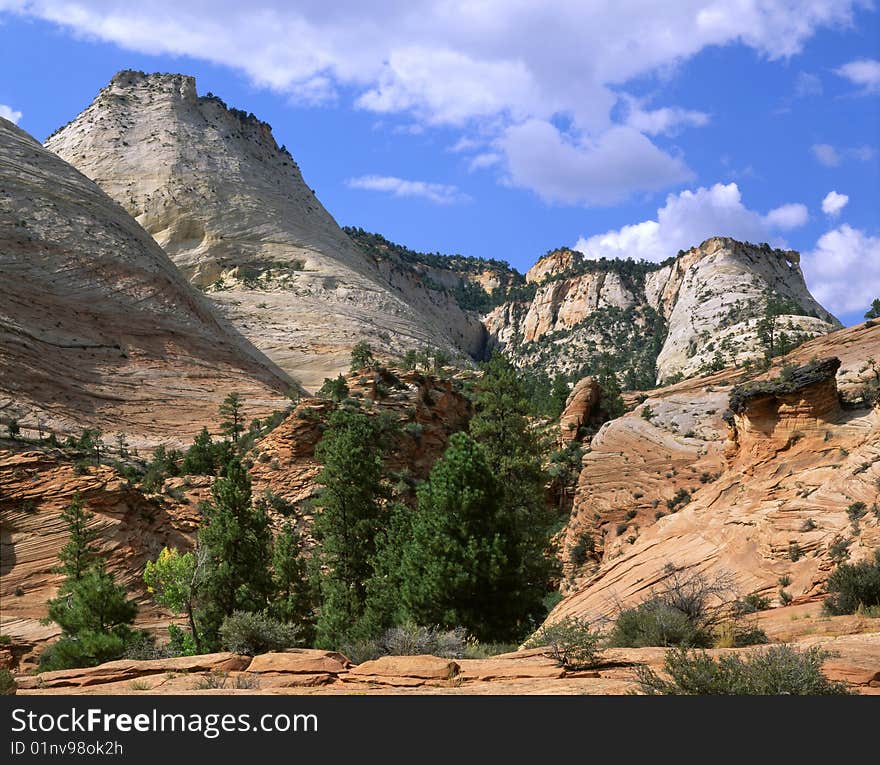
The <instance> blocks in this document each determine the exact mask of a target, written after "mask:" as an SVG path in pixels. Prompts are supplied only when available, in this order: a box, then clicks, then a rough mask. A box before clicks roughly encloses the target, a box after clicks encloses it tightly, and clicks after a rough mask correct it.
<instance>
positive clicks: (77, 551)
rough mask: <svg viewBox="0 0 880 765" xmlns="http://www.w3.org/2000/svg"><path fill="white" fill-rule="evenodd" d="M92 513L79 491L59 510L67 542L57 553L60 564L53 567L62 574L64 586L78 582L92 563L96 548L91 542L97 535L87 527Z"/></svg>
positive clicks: (96, 554)
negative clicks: (67, 534) (66, 532)
mask: <svg viewBox="0 0 880 765" xmlns="http://www.w3.org/2000/svg"><path fill="white" fill-rule="evenodd" d="M92 518H94V514H93V513H90V512H89V511H88V510H86V506H85V502H84V501H83V498H82V497H81V496H80V494H79V492H76V493H75V494H74V495H73V499H72V500H71V502H70V504H69V505H68V506H67V507H65V508H64V509H63V510H62V511H61V520H63V521H64V523H65V525H66V526H67V530H68V532H69V536H68V539H67V543H66V544H65V545H64V547H62V548H61V551H60V552H59V553H58V560H59V561H61V565H60V566H58V568H56V569H54V571H55V573H57V574H64V576H65V586H69V585H72V584H73V583H75V582H78V581H79V580H80V579H82V577H83V576H84V575H85V573H86V571H88V570H89V568H90V567H91V566H93V565H94V563H95V561H96V559H97V556H98V550H97V548H96V547H95V546H94V545H93V544H92V543H93V542H94V541H95V538H96V536H97V533H98V532H97V531H96V530H95V529H91V528H89V522H90V521H91V520H92Z"/></svg>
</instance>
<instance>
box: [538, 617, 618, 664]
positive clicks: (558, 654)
mask: <svg viewBox="0 0 880 765" xmlns="http://www.w3.org/2000/svg"><path fill="white" fill-rule="evenodd" d="M600 640H601V637H600V635H599V633H598V631H596V630H594V629H592V627H591V625H590V622H589V621H587V620H586V619H579V618H577V617H574V616H567V617H565V618H564V619H561V620H560V621H558V622H555V623H553V624H549V625H545V626H543V627H541V629H539V630H538V631H537V632H536V633H535V634H534V635H532V637H531V638H529V640H528V641H526V643H525V647H526V648H545V649H546V651H545V652H544V655H545V656H549V657H550V658H552V659H553V660H554V661H556V662H557V664H559V666H560V667H565V668H566V669H584V668H586V667H592V666H594V665H595V664H596V663H597V661H598V660H599V655H600V654H599V642H600Z"/></svg>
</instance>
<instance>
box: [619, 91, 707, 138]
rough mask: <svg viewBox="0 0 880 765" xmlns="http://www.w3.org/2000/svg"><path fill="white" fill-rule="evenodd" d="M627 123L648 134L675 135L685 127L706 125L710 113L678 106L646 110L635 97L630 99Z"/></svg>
mask: <svg viewBox="0 0 880 765" xmlns="http://www.w3.org/2000/svg"><path fill="white" fill-rule="evenodd" d="M626 124H627V125H629V126H630V127H634V128H635V129H636V130H640V131H641V132H642V133H646V134H647V135H674V134H675V133H677V132H678V131H679V130H680V129H681V128H684V127H705V126H706V125H708V124H709V115H708V114H706V113H705V112H700V111H694V110H691V109H681V108H679V107H677V106H673V107H670V106H664V107H662V108H660V109H651V110H644V109H642V108H641V106H640V105H639V104H638V103H637V102H636V101H635V99H630V104H629V113H628V114H627V116H626Z"/></svg>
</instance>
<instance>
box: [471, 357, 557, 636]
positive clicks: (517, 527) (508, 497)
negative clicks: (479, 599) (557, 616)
mask: <svg viewBox="0 0 880 765" xmlns="http://www.w3.org/2000/svg"><path fill="white" fill-rule="evenodd" d="M483 373H484V374H483V377H482V379H481V380H480V382H479V385H478V386H477V392H476V398H475V406H476V414H475V416H474V418H473V419H472V420H471V423H470V433H471V436H472V437H473V438H474V440H476V441H477V442H478V443H480V444H482V446H483V448H484V449H485V454H486V462H487V464H488V468H489V471H490V472H491V473H492V475H493V476H494V478H495V479H496V481H497V483H498V486H499V492H500V499H499V503H500V504H499V513H498V516H497V517H498V520H499V524H498V527H497V533H498V534H499V536H500V538H501V539H503V540H504V543H505V556H506V564H505V569H504V571H503V572H501V574H500V580H499V581H498V591H499V593H500V597H503V598H504V602H503V603H499V604H497V608H498V610H499V611H501V612H504V613H506V614H507V616H506V619H507V628H506V630H505V631H504V633H505V634H507V635H516V634H520V633H524V632H526V631H527V630H528V629H529V626H530V622H533V621H537V620H539V619H541V618H542V617H543V615H544V611H545V609H544V606H543V600H544V598H545V597H546V595H547V594H548V592H549V591H550V589H551V587H550V581H551V580H552V578H553V576H554V575H555V574H556V571H557V566H558V564H557V562H556V558H555V556H553V555H552V553H551V551H550V549H549V548H550V538H551V536H552V527H553V523H554V520H555V517H554V513H555V511H554V510H553V508H552V507H550V506H548V505H547V504H546V503H545V486H546V484H547V482H548V476H547V475H546V474H545V472H544V470H543V469H542V452H541V445H540V442H539V440H538V436H537V434H536V432H535V431H534V430H533V429H532V428H531V426H530V423H529V419H528V412H529V401H528V395H527V392H526V390H525V388H524V386H523V383H522V381H521V379H520V378H519V376H518V374H517V371H516V369H515V368H514V367H513V365H512V364H511V363H510V361H508V360H507V359H506V358H505V357H504V356H502V355H501V354H498V353H496V354H495V355H493V356H492V358H491V359H490V360H489V361H488V362H487V363H486V364H484V365H483ZM493 607H495V606H493Z"/></svg>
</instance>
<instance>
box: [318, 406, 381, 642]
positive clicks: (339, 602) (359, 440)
mask: <svg viewBox="0 0 880 765" xmlns="http://www.w3.org/2000/svg"><path fill="white" fill-rule="evenodd" d="M382 442H383V438H382V428H381V423H380V422H379V421H378V418H375V417H370V416H368V415H366V414H364V413H363V412H359V411H353V410H349V409H339V410H337V411H335V412H333V414H331V415H330V418H329V420H328V427H327V430H326V432H325V433H324V437H323V439H322V440H321V442H320V443H319V444H318V447H317V449H316V450H315V456H316V457H317V459H318V460H319V461H320V462H322V463H323V465H324V467H323V469H322V471H321V474H320V475H319V476H318V482H319V483H320V484H321V485H322V486H323V487H324V488H323V489H322V490H321V494H320V496H319V498H318V505H319V507H320V512H319V513H317V514H316V516H315V521H314V526H313V533H314V535H315V537H316V538H317V539H318V540H319V542H320V543H321V547H320V554H319V555H318V556H315V562H316V564H318V565H320V566H321V567H322V568H323V569H324V570H323V571H322V572H321V574H320V577H319V579H320V590H321V600H322V604H321V611H320V615H319V617H318V622H317V643H318V645H321V646H326V647H335V646H336V645H338V644H339V642H340V641H341V640H342V639H344V638H345V637H347V636H348V635H350V634H352V633H353V631H355V630H356V628H357V622H358V620H359V619H360V618H361V616H362V615H363V612H364V604H365V601H366V584H367V581H368V580H369V579H370V577H371V575H372V573H373V565H372V559H373V554H374V552H375V544H376V534H377V531H378V530H379V528H380V527H381V525H382V505H381V501H382V499H383V498H384V496H385V493H386V492H385V488H384V486H383V483H382V452H383V446H382Z"/></svg>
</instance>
